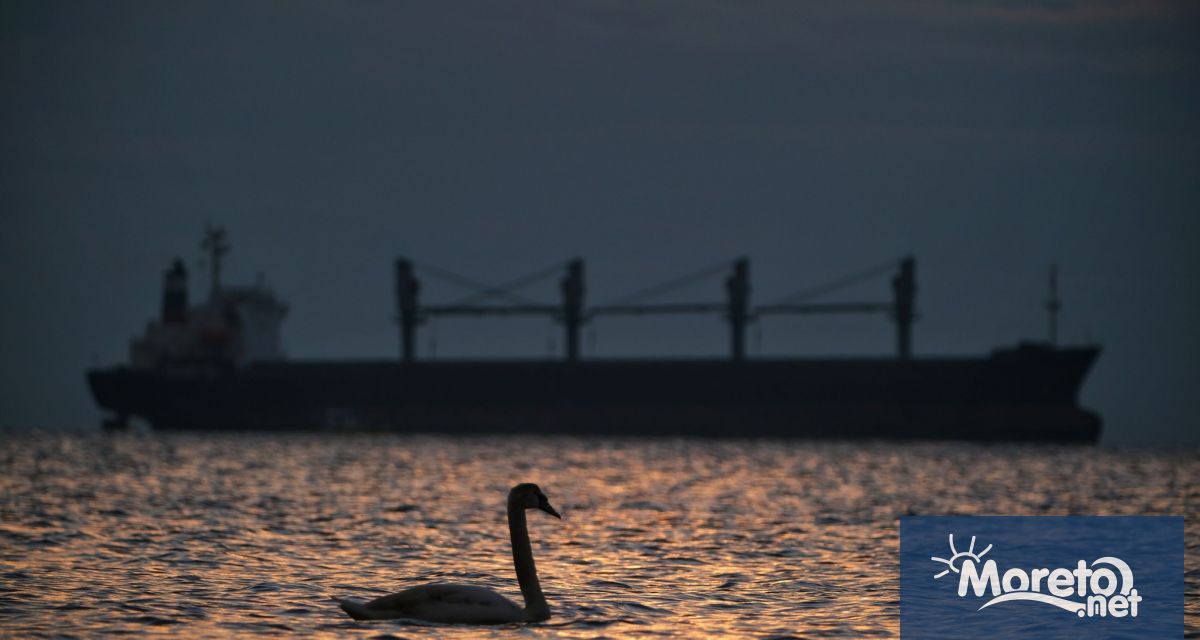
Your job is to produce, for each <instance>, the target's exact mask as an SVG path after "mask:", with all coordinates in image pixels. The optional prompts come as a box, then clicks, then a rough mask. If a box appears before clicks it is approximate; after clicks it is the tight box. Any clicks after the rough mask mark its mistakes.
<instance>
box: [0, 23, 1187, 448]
mask: <svg viewBox="0 0 1200 640" xmlns="http://www.w3.org/2000/svg"><path fill="white" fill-rule="evenodd" d="M1198 34H1200V4H1198V3H1196V2H1193V1H1183V2H1156V1H1145V0H1138V1H1128V2H1126V1H1121V0H1113V1H1105V0H1097V1H1093V2H1072V1H1070V0H1060V1H1054V0H1046V1H1043V2H1017V1H1014V0H983V1H978V2H970V1H967V2H961V1H950V0H946V1H939V0H925V1H919V2H918V1H895V2H866V1H861V0H833V1H828V2H775V1H767V0H763V1H741V2H732V1H723V2H718V1H713V0H680V1H659V2H626V1H615V0H597V1H593V2H572V1H568V2H558V1H556V2H400V1H396V2H386V1H371V2H307V1H287V2H283V1H278V2H274V1H272V2H265V1H264V2H189V3H178V2H159V1H152V2H123V1H117V2H57V1H50V0H36V1H31V2H21V1H8V2H4V3H3V4H0V81H2V82H3V96H4V97H3V100H2V101H0V216H3V218H2V219H3V222H4V233H3V234H0V296H2V299H3V301H4V302H3V312H2V313H0V353H2V354H3V360H2V365H0V428H31V427H41V428H76V429H80V428H86V429H94V428H97V425H98V424H99V420H100V412H99V410H98V408H97V407H96V406H95V405H94V403H93V402H92V400H91V398H90V397H89V395H88V392H87V388H86V384H85V381H84V371H85V369H86V368H88V367H89V366H93V365H114V364H118V363H123V362H125V361H126V360H127V358H128V344H129V340H130V338H131V337H133V336H134V335H136V334H138V333H140V332H141V331H142V330H143V328H144V326H145V323H146V322H147V321H148V320H149V319H150V318H152V317H154V316H155V314H156V313H157V310H158V304H159V295H160V287H161V281H162V273H163V271H164V269H166V268H167V267H168V266H169V264H170V262H171V260H172V259H173V258H175V257H176V256H179V257H182V258H184V259H185V260H186V261H187V263H188V265H189V266H190V268H191V272H192V273H191V285H192V291H193V298H198V297H201V296H202V295H203V294H204V293H205V292H207V289H208V281H207V278H206V277H205V275H204V272H203V269H201V268H199V266H198V259H199V257H200V255H199V254H200V252H199V247H198V244H199V240H200V235H201V231H202V229H203V227H204V224H205V223H206V222H212V223H215V224H220V225H223V226H225V227H226V228H227V229H228V230H229V233H230V237H231V240H232V243H233V251H232V253H231V254H230V255H229V258H228V261H227V269H226V274H227V278H226V281H227V282H231V283H249V282H253V281H254V280H255V279H256V278H257V277H259V274H262V275H263V277H264V278H265V280H266V282H267V283H269V284H270V286H271V287H272V288H273V289H274V290H275V291H277V292H278V293H279V294H280V295H281V296H282V297H283V298H284V299H285V300H287V302H288V303H289V305H290V307H291V315H290V317H289V320H288V323H287V325H286V326H285V330H284V339H285V347H286V349H287V351H288V353H289V354H290V355H291V356H292V357H293V358H340V357H356V358H360V357H379V358H390V357H395V355H396V352H397V336H396V330H395V327H394V325H393V324H392V322H391V318H392V316H393V313H394V312H393V297H392V292H391V289H392V281H391V277H392V273H391V262H392V260H393V259H394V258H395V257H396V256H398V255H405V256H409V257H411V258H414V259H416V260H418V261H421V262H425V263H430V264H434V265H438V266H442V267H445V268H448V269H452V270H454V271H456V272H460V273H463V274H465V275H469V276H473V277H475V278H477V279H480V280H483V281H487V282H496V283H498V282H502V281H505V280H508V279H512V278H515V277H518V276H520V275H522V274H523V273H526V272H529V271H532V270H536V269H538V268H540V267H543V266H545V265H547V264H550V263H553V262H555V261H559V260H565V259H568V258H570V257H573V256H580V257H582V258H584V259H585V260H586V261H587V270H588V299H589V302H592V303H603V302H606V301H608V300H610V299H613V298H615V297H618V296H620V295H621V294H623V293H627V292H629V291H632V290H636V289H639V288H642V287H645V286H647V285H652V284H655V283H656V282H659V281H662V280H664V279H668V278H670V277H672V276H675V275H678V274H681V273H685V272H688V271H691V270H694V269H696V268H699V267H703V266H705V265H709V264H713V263H716V262H719V261H721V260H726V259H732V258H734V257H736V256H738V255H743V254H744V255H747V256H749V257H750V258H751V260H752V271H751V273H752V278H753V285H754V292H753V296H754V301H755V302H757V303H765V302H770V301H772V300H774V299H776V298H778V297H780V296H783V295H785V294H787V293H789V292H792V291H795V290H798V289H802V288H804V287H806V286H809V285H818V284H821V283H823V282H826V281H828V280H831V279H835V278H837V277H839V276H841V275H844V274H847V273H852V272H855V271H857V270H859V269H861V268H863V267H868V266H870V265H874V264H877V263H880V262H883V261H885V260H889V259H893V258H897V257H899V256H903V255H907V254H912V255H915V256H916V258H917V260H918V265H917V281H918V287H919V290H918V293H917V305H918V308H919V312H920V319H919V320H918V322H917V324H916V326H915V338H914V344H915V346H914V349H915V353H916V354H917V355H918V356H923V355H939V354H976V355H982V354H985V353H987V352H988V351H989V350H991V349H992V348H995V347H999V346H1011V345H1014V344H1016V343H1017V342H1018V341H1020V340H1022V339H1045V337H1046V314H1045V311H1044V308H1043V306H1044V301H1045V296H1046V274H1047V269H1048V267H1049V266H1050V265H1051V264H1058V265H1059V269H1060V278H1059V280H1060V290H1061V294H1062V298H1063V305H1064V306H1063V313H1062V314H1061V318H1060V338H1061V342H1064V343H1084V342H1095V343H1098V344H1100V345H1102V347H1103V349H1104V352H1103V354H1102V355H1101V357H1100V359H1099V361H1098V362H1097V365H1096V367H1095V369H1094V370H1093V372H1092V374H1091V375H1090V377H1089V378H1088V380H1087V382H1086V383H1085V385H1084V388H1083V392H1082V398H1081V399H1082V404H1083V405H1084V406H1086V407H1089V408H1092V409H1095V410H1097V411H1099V412H1100V413H1101V414H1102V415H1103V417H1104V420H1105V434H1104V437H1103V442H1105V443H1109V444H1156V445H1157V444H1169V443H1187V444H1192V445H1195V444H1200V425H1198V424H1197V423H1198V421H1200V419H1198V418H1197V415H1198V412H1200V400H1198V399H1197V393H1196V391H1197V388H1200V304H1198V294H1197V292H1198V291H1200V287H1198V286H1197V284H1196V280H1197V277H1198V276H1200V251H1197V242H1198V239H1200V136H1198V134H1200V125H1198V124H1197V123H1198V120H1200V118H1198V117H1197V114H1200V37H1197V36H1198ZM722 277H723V276H718V277H714V278H712V279H710V280H709V281H707V282H704V283H700V284H698V285H696V286H695V287H693V288H690V289H688V290H685V291H682V292H679V294H678V295H677V296H676V297H674V298H671V300H676V301H678V300H698V301H720V300H721V299H722V297H723V288H722V284H721V279H722ZM467 293H469V292H467V291H464V290H462V289H458V288H455V287H453V286H451V285H448V284H445V283H441V282H437V281H434V280H429V279H426V280H425V283H424V287H423V289H422V295H423V299H424V301H426V302H446V301H451V300H454V299H456V298H459V297H462V296H463V295H465V294H467ZM525 293H526V294H527V295H528V296H529V297H532V298H536V299H539V300H544V301H546V302H554V301H556V300H557V285H556V283H555V281H554V280H553V279H551V280H550V281H547V282H544V283H542V284H541V285H540V286H539V287H533V288H530V289H529V290H528V291H526V292H525ZM889 298H890V290H889V286H888V278H887V277H886V276H884V277H881V278H879V279H876V280H874V281H871V282H867V283H864V284H863V285H861V286H859V287H856V288H853V289H850V290H848V291H845V292H840V293H839V294H837V295H835V296H832V297H830V298H829V300H830V301H836V300H878V301H886V300H888V299H889ZM592 331H593V332H594V344H593V343H592V342H585V347H584V356H585V357H588V356H618V355H622V356H629V355H668V356H696V355H721V354H724V353H725V352H726V349H727V338H726V329H725V327H724V324H723V321H722V320H721V318H720V317H717V316H713V317H682V318H650V319H645V318H643V319H625V320H600V321H598V322H597V323H596V324H595V326H594V327H593V329H592ZM751 335H752V337H751V340H750V342H751V349H750V351H751V355H755V354H762V355H774V356H779V355H785V354H793V355H831V354H848V355H868V354H890V353H892V352H893V351H894V330H893V327H892V325H891V324H890V322H889V321H888V320H887V319H886V318H885V317H858V316H853V317H834V318H817V319H814V318H810V317H795V318H771V319H768V320H765V321H763V322H761V323H760V324H759V325H758V326H757V327H756V328H755V329H753V330H752V331H751ZM431 336H435V337H436V340H437V356H438V357H455V356H459V357H461V356H472V355H479V356H527V357H534V358H545V357H548V351H549V349H550V347H551V346H554V347H555V348H557V349H559V350H561V339H560V338H559V329H558V328H557V327H556V326H554V325H552V324H551V323H550V321H549V320H544V319H510V320H486V321H480V320H472V319H462V320H439V321H438V322H437V323H436V324H435V325H434V326H426V327H423V329H422V338H421V342H420V345H421V349H422V350H423V351H424V350H426V349H427V344H428V340H429V338H430V337H431ZM551 342H555V344H554V345H551V344H550V343H551Z"/></svg>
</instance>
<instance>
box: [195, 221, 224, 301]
mask: <svg viewBox="0 0 1200 640" xmlns="http://www.w3.org/2000/svg"><path fill="white" fill-rule="evenodd" d="M200 248H201V249H203V250H204V251H206V252H208V257H209V260H208V262H209V266H210V267H211V269H212V291H211V292H210V293H209V298H210V299H212V300H216V299H217V292H218V291H220V290H221V256H224V255H225V254H227V253H229V241H228V240H227V239H226V238H225V228H224V227H214V226H212V225H208V224H206V225H204V240H203V241H201V242H200Z"/></svg>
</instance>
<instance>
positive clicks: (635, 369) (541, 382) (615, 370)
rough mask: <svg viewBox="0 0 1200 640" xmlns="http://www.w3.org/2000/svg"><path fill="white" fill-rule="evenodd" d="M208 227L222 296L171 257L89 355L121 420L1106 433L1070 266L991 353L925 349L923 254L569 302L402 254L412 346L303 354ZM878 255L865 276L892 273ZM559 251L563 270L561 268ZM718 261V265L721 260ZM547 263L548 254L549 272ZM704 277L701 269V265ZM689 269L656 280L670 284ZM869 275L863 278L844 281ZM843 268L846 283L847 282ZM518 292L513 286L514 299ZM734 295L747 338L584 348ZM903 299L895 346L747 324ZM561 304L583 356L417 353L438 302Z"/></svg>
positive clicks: (1095, 351) (265, 295)
mask: <svg viewBox="0 0 1200 640" xmlns="http://www.w3.org/2000/svg"><path fill="white" fill-rule="evenodd" d="M202 247H203V248H204V249H205V251H206V252H207V253H208V264H209V266H210V268H211V270H212V273H211V289H210V292H209V296H208V299H207V300H205V301H203V302H201V303H198V304H190V303H189V287H188V272H187V269H186V267H185V266H184V264H183V262H182V261H178V260H177V261H176V262H175V263H174V265H172V266H171V267H170V268H169V269H168V270H167V271H166V273H165V275H164V284H163V292H162V306H161V314H160V316H159V318H157V319H155V320H152V321H151V322H150V323H149V324H148V325H147V328H146V331H145V333H144V335H142V336H140V337H138V338H135V339H134V340H133V341H132V343H131V346H130V361H129V363H128V364H125V365H121V366H116V367H110V368H97V369H93V370H90V371H88V372H87V381H88V385H89V387H90V389H91V392H92V395H93V396H94V398H95V400H96V402H97V404H98V405H99V406H100V407H101V408H102V409H103V410H104V411H105V412H106V414H107V418H106V419H105V422H104V424H105V425H106V426H107V427H110V428H123V427H125V426H127V425H128V424H129V422H130V421H131V420H132V419H135V418H136V419H140V420H142V421H145V422H146V423H148V424H149V425H151V426H152V427H153V428H155V429H188V430H202V431H203V430H324V431H364V430H377V431H395V432H413V433H438V434H509V433H558V434H573V435H581V436H607V435H624V436H648V435H654V436H680V435H682V436H707V437H771V438H845V439H854V438H877V439H953V440H983V441H1044V442H1082V443H1090V442H1095V441H1096V440H1097V439H1098V438H1099V435H1100V429H1101V419H1100V417H1099V416H1098V415H1097V414H1096V413H1094V412H1092V411H1089V410H1087V409H1084V408H1082V407H1080V406H1079V403H1078V396H1079V391H1080V388H1081V387H1082V385H1083V382H1084V380H1085V378H1086V376H1087V374H1088V371H1089V370H1090V369H1091V367H1092V365H1093V363H1094V362H1095V360H1096V358H1097V357H1098V355H1099V353H1100V349H1099V348H1098V347H1096V346H1092V345H1085V346H1078V347H1059V346H1057V345H1056V344H1055V341H1054V333H1055V322H1056V314H1057V311H1058V307H1059V301H1058V297H1057V293H1056V286H1055V284H1054V276H1053V275H1052V276H1051V294H1050V296H1049V299H1048V300H1047V310H1048V311H1049V315H1050V334H1051V339H1050V341H1047V342H1022V343H1019V344H1018V345H1016V346H1013V347H1009V348H998V349H995V350H993V351H991V352H990V353H989V354H986V355H982V356H973V357H965V356H954V357H949V356H947V357H924V356H923V357H915V356H913V355H912V325H913V322H914V320H915V319H916V315H917V314H916V308H915V297H916V296H915V294H916V275H915V274H916V261H915V260H914V259H913V258H911V257H908V258H904V259H901V260H897V261H894V262H892V263H889V264H888V265H884V266H883V267H881V268H885V269H888V270H892V269H894V275H893V277H892V279H891V289H892V299H891V300H889V301H886V302H865V303H864V302H852V303H845V302H843V303H814V302H811V301H808V299H807V298H809V297H811V295H808V294H814V293H816V294H821V293H825V292H827V291H828V290H831V289H832V287H818V288H816V289H810V290H808V291H807V293H806V294H805V295H801V296H791V297H789V298H787V299H784V300H783V301H781V302H779V303H775V304H770V305H759V306H753V307H752V306H751V304H750V282H749V261H748V260H746V259H744V258H742V259H738V260H735V261H732V262H730V263H728V264H726V265H722V266H720V267H719V268H720V269H724V270H727V271H728V273H729V275H728V277H727V278H726V280H725V282H724V284H725V287H724V288H725V300H723V301H720V302H712V303H682V304H681V303H666V304H648V303H645V302H644V298H645V297H646V296H645V295H641V294H639V295H635V296H633V297H631V298H629V299H628V300H627V301H623V302H619V303H614V304H608V305H600V306H591V307H589V306H586V305H585V286H584V264H583V261H582V260H579V259H575V260H571V261H569V262H567V263H565V264H563V265H561V268H558V267H556V268H555V269H552V270H550V271H549V272H546V273H551V274H553V275H554V276H555V277H558V273H561V274H562V275H561V279H560V281H559V289H560V296H561V301H560V303H559V304H553V305H547V304H538V303H535V302H532V301H529V300H527V299H526V298H524V297H523V296H521V295H518V294H517V293H515V291H514V288H515V287H516V286H517V285H521V284H524V283H528V282H529V281H531V278H525V279H521V280H518V281H516V282H514V283H509V285H505V286H499V287H492V286H487V285H483V284H479V283H476V282H474V281H471V280H468V279H466V278H462V277H458V276H455V275H454V274H451V273H449V272H446V271H445V270H439V269H436V268H433V267H425V266H424V265H417V264H415V263H414V262H412V261H409V260H405V259H398V260H396V263H395V295H396V306H397V324H398V325H399V337H400V343H401V348H400V353H399V354H398V357H397V358H395V359H381V360H358V361H353V360H325V361H320V360H313V361H301V360H290V359H288V358H287V357H286V356H285V354H284V352H283V349H282V347H281V330H282V325H283V322H284V320H285V318H286V316H287V312H288V308H287V305H286V304H285V303H284V302H282V301H281V300H280V299H279V298H278V297H277V296H276V295H275V294H274V292H272V291H271V290H270V289H268V288H267V287H265V286H264V285H262V284H261V283H260V284H257V285H254V286H232V287H226V286H222V285H221V283H220V265H221V259H222V257H223V255H224V254H225V253H226V252H227V251H228V249H229V246H228V243H227V241H226V236H225V233H224V231H223V230H221V229H212V228H210V229H208V230H207V231H206V235H205V238H204V241H203V243H202ZM881 268H874V269H872V270H870V272H869V273H864V274H858V275H857V276H855V277H854V278H852V279H850V280H856V279H861V277H860V276H867V275H877V274H878V273H879V272H880V269H881ZM555 271H557V272H558V273H555ZM422 272H424V273H426V274H431V275H435V276H438V275H440V276H448V277H452V278H454V279H455V281H457V282H458V284H460V285H461V284H464V283H466V284H468V285H470V286H474V287H475V288H476V289H477V293H476V294H474V295H472V296H470V297H468V298H467V299H465V300H463V301H461V302H458V303H455V304H439V305H422V304H420V302H419V295H418V294H419V291H420V289H421V283H420V281H419V279H418V276H419V275H420V274H421V273H422ZM712 272H713V269H708V270H706V271H705V272H704V273H703V274H700V275H711V274H712ZM542 275H543V276H544V275H545V273H543V274H542ZM693 279H694V278H693ZM685 280H687V279H681V280H676V281H673V282H672V283H666V286H663V287H654V288H651V289H650V290H647V291H644V292H642V293H644V294H656V293H661V291H663V290H665V289H666V288H669V286H670V285H672V284H679V283H682V282H684V281H685ZM845 282H849V280H847V281H844V282H843V283H842V284H845ZM834 284H835V285H836V284H837V283H834ZM497 299H500V300H503V301H504V303H503V304H496V303H494V302H489V301H494V300H497ZM659 313H665V314H679V313H718V314H722V315H724V317H725V318H726V320H727V322H728V325H729V328H730V355H729V357H727V358H706V359H661V358H660V359H654V358H628V359H626V358H622V359H610V358H604V359H600V358H583V357H581V353H580V348H579V346H580V342H579V334H580V330H581V328H582V327H584V326H585V325H586V324H587V323H589V322H591V321H593V320H594V319H595V318H597V317H601V316H606V315H645V314H659ZM816 313H883V314H886V315H888V316H890V318H891V320H892V321H893V323H894V324H895V327H896V345H897V353H896V354H895V355H894V356H880V357H844V358H785V357H751V356H748V355H747V354H746V349H745V332H746V328H747V326H749V325H750V324H751V323H753V322H755V321H756V320H758V319H759V318H761V317H764V316H767V315H771V314H816ZM447 315H456V316H487V315H546V316H550V317H552V318H554V319H556V320H557V321H558V322H559V323H560V324H561V325H562V326H563V330H564V338H563V344H564V347H565V348H564V354H563V355H564V356H565V357H563V358H561V359H558V360H546V359H491V360H489V359H477V360H458V359H456V360H434V359H430V358H425V359H422V358H419V357H417V353H416V342H417V340H416V338H417V331H418V328H419V326H420V325H421V323H422V322H424V321H426V320H427V319H429V318H431V317H436V316H447Z"/></svg>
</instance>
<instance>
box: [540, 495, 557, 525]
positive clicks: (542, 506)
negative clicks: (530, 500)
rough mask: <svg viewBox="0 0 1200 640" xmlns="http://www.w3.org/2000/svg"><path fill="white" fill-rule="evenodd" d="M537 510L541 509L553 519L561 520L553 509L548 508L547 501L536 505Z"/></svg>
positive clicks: (548, 503) (548, 502)
mask: <svg viewBox="0 0 1200 640" xmlns="http://www.w3.org/2000/svg"><path fill="white" fill-rule="evenodd" d="M538 509H541V510H542V511H545V512H546V513H548V514H550V515H552V516H554V517H555V518H558V519H559V520H562V516H560V515H558V512H557V511H555V510H554V507H552V506H550V501H549V500H543V501H542V503H541V504H539V505H538Z"/></svg>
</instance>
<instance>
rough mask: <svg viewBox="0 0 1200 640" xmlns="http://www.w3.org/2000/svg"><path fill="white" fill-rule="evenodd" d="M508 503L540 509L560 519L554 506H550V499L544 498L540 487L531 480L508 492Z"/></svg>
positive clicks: (544, 495)
mask: <svg viewBox="0 0 1200 640" xmlns="http://www.w3.org/2000/svg"><path fill="white" fill-rule="evenodd" d="M508 503H509V504H516V505H519V506H521V507H524V508H526V509H541V510H542V511H545V512H546V513H548V514H550V515H552V516H554V517H555V518H559V519H560V520H561V519H562V516H560V515H558V512H557V511H555V510H554V507H552V506H550V500H549V499H548V498H546V494H544V493H542V489H541V487H538V486H537V485H536V484H533V483H532V482H526V483H523V484H519V485H517V486H515V487H513V488H512V490H511V491H509V492H508Z"/></svg>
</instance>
